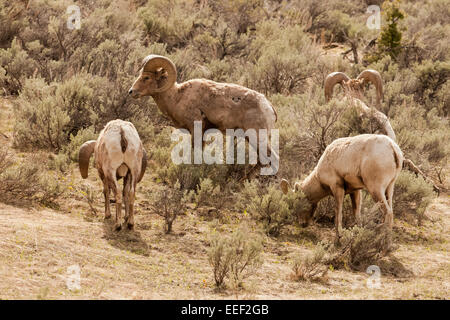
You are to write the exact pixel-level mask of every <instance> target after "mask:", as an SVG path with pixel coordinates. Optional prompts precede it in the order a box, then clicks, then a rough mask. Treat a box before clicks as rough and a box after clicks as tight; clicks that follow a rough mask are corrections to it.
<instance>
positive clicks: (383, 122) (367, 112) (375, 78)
mask: <svg viewBox="0 0 450 320" xmlns="http://www.w3.org/2000/svg"><path fill="white" fill-rule="evenodd" d="M338 83H339V84H340V85H341V86H342V88H343V89H344V93H345V95H346V99H348V100H349V103H350V104H354V105H355V106H356V107H358V108H359V109H360V110H361V116H364V117H366V118H368V119H371V120H373V122H375V123H376V124H377V126H378V132H379V133H381V134H385V135H387V136H388V137H390V138H391V139H392V140H394V141H395V139H396V137H395V133H394V130H393V129H392V126H391V123H390V122H389V119H388V118H387V117H386V115H385V114H384V113H382V112H380V111H378V110H377V109H375V108H369V107H368V106H367V105H366V104H365V103H364V102H363V101H362V99H363V96H364V86H365V84H366V83H372V84H374V85H375V89H376V92H377V102H376V103H377V106H380V104H381V100H382V98H383V81H382V80H381V75H380V73H379V72H378V71H376V70H372V69H367V70H364V71H363V72H361V73H360V74H359V75H358V77H357V78H356V79H350V78H349V77H348V76H347V75H346V74H345V73H343V72H333V73H330V74H329V75H328V76H327V78H326V79H325V84H324V91H325V98H326V100H327V101H329V100H330V99H331V97H332V95H333V88H334V86H335V85H336V84H338ZM403 166H404V167H405V169H407V170H409V171H411V172H413V173H414V174H415V175H416V176H419V175H420V176H422V177H423V178H424V179H425V181H427V182H428V183H430V184H431V185H432V186H433V189H434V191H436V192H438V193H439V192H440V188H439V187H438V186H437V185H436V184H435V183H434V182H433V180H431V179H430V178H429V177H428V176H427V175H425V173H423V172H422V170H420V168H419V167H418V166H416V165H415V164H414V162H412V160H410V159H406V158H405V159H404V161H403Z"/></svg>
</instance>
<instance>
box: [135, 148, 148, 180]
mask: <svg viewBox="0 0 450 320" xmlns="http://www.w3.org/2000/svg"><path fill="white" fill-rule="evenodd" d="M145 169H147V152H145V149H144V148H142V164H141V172H140V173H139V179H138V180H137V182H141V180H142V178H143V177H144V173H145Z"/></svg>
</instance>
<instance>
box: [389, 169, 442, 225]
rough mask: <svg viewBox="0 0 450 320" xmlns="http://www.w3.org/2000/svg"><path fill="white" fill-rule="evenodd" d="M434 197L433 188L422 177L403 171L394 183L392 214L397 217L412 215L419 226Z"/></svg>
mask: <svg viewBox="0 0 450 320" xmlns="http://www.w3.org/2000/svg"><path fill="white" fill-rule="evenodd" d="M434 197H435V194H434V192H433V187H432V186H431V185H430V184H428V183H427V182H426V181H425V180H424V179H423V178H422V177H420V176H419V177H416V176H415V175H414V174H413V173H411V172H408V171H404V170H403V171H402V172H400V175H399V177H398V178H397V181H396V183H395V188H394V212H395V214H396V215H397V216H403V215H405V214H407V213H410V214H414V215H415V216H416V217H417V221H418V223H419V225H420V224H421V223H422V220H423V218H424V214H425V210H426V209H427V207H428V205H429V204H430V203H431V201H432V200H433V198H434Z"/></svg>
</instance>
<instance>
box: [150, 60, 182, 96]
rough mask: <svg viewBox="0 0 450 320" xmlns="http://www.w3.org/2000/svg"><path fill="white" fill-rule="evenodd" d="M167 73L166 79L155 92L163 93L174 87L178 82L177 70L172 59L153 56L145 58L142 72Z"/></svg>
mask: <svg viewBox="0 0 450 320" xmlns="http://www.w3.org/2000/svg"><path fill="white" fill-rule="evenodd" d="M160 68H161V69H163V70H164V71H166V73H167V75H166V78H165V79H164V80H163V81H162V82H161V85H160V87H159V88H158V89H156V90H155V92H163V91H166V90H167V89H169V88H170V87H172V86H173V85H174V84H175V82H176V81H177V69H176V67H175V65H174V64H173V62H172V61H170V59H168V58H166V57H163V56H158V55H155V54H151V55H149V56H147V57H145V58H144V60H143V63H142V72H152V73H155V72H156V71H158V70H159V69H160Z"/></svg>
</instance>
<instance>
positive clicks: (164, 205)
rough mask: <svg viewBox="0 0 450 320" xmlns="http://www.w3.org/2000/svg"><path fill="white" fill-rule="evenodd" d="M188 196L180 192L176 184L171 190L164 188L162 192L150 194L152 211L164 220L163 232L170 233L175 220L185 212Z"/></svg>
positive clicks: (178, 184)
mask: <svg viewBox="0 0 450 320" xmlns="http://www.w3.org/2000/svg"><path fill="white" fill-rule="evenodd" d="M187 195H188V194H187V193H186V192H183V191H182V190H180V183H179V182H177V183H176V184H175V185H174V186H173V188H164V189H163V190H162V191H156V192H150V196H152V197H153V199H152V200H151V208H152V211H153V212H154V213H156V214H158V215H159V216H161V217H163V218H164V222H165V223H164V232H165V233H171V232H172V225H173V222H174V221H175V219H176V218H177V217H178V216H179V215H180V214H183V213H185V211H186V204H185V203H186V196H187Z"/></svg>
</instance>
